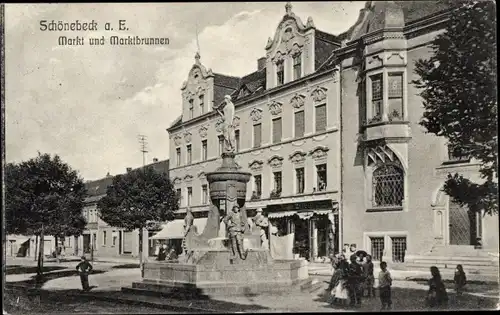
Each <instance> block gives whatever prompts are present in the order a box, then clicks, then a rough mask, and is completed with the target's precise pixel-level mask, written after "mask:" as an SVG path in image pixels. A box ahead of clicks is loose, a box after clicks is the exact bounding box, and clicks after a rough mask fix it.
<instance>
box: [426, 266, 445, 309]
mask: <svg viewBox="0 0 500 315" xmlns="http://www.w3.org/2000/svg"><path fill="white" fill-rule="evenodd" d="M431 275H432V278H431V279H430V280H429V282H428V284H429V291H428V292H427V304H428V306H430V307H441V306H446V304H447V303H448V293H446V287H445V285H444V283H443V280H442V279H441V273H440V272H439V269H438V267H436V266H432V267H431Z"/></svg>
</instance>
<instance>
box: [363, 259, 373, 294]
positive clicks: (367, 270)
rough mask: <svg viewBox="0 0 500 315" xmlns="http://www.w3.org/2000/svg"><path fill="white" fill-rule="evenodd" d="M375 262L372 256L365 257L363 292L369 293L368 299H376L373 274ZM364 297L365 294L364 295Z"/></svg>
mask: <svg viewBox="0 0 500 315" xmlns="http://www.w3.org/2000/svg"><path fill="white" fill-rule="evenodd" d="M373 269H374V267H373V262H372V256H371V255H367V256H365V262H364V264H363V273H364V276H365V285H364V287H363V291H365V289H366V291H367V296H368V297H372V296H373V297H375V288H374V287H373V285H374V283H375V276H374V274H373ZM362 295H363V296H364V292H363V294H362Z"/></svg>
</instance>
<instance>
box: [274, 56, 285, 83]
mask: <svg viewBox="0 0 500 315" xmlns="http://www.w3.org/2000/svg"><path fill="white" fill-rule="evenodd" d="M276 78H277V85H282V84H283V83H284V82H285V67H284V64H283V60H281V61H278V62H277V63H276Z"/></svg>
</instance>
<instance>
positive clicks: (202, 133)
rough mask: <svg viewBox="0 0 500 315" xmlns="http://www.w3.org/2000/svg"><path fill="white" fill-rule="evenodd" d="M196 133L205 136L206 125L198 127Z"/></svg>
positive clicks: (206, 132) (206, 131)
mask: <svg viewBox="0 0 500 315" xmlns="http://www.w3.org/2000/svg"><path fill="white" fill-rule="evenodd" d="M198 133H199V134H200V137H201V138H202V139H203V138H205V137H206V136H207V134H208V126H201V127H200V129H198Z"/></svg>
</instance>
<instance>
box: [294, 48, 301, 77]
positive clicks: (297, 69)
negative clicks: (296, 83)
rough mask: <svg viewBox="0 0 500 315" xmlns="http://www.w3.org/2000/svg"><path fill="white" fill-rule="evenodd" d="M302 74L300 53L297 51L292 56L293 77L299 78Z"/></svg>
mask: <svg viewBox="0 0 500 315" xmlns="http://www.w3.org/2000/svg"><path fill="white" fill-rule="evenodd" d="M301 76H302V54H301V53H298V54H296V55H295V56H293V79H294V80H297V79H300V77H301Z"/></svg>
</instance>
